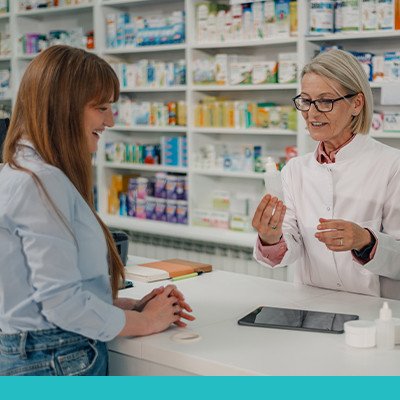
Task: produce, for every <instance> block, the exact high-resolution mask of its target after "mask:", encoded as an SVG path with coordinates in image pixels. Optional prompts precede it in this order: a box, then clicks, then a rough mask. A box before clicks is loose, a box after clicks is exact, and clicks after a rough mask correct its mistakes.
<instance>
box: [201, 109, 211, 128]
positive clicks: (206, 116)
mask: <svg viewBox="0 0 400 400" xmlns="http://www.w3.org/2000/svg"><path fill="white" fill-rule="evenodd" d="M203 126H204V127H205V128H209V127H211V108H210V105H209V104H203Z"/></svg>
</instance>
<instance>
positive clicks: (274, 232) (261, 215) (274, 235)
mask: <svg viewBox="0 0 400 400" xmlns="http://www.w3.org/2000/svg"><path fill="white" fill-rule="evenodd" d="M285 213H286V206H284V205H283V202H282V201H280V200H278V198H277V197H271V195H269V194H267V195H266V196H264V198H263V199H262V200H261V203H260V204H259V205H258V207H257V210H256V212H255V214H254V218H253V227H254V228H255V229H256V230H257V232H258V235H259V236H260V239H261V242H262V244H267V245H273V244H277V243H278V242H279V240H280V239H281V236H282V223H283V219H284V218H285Z"/></svg>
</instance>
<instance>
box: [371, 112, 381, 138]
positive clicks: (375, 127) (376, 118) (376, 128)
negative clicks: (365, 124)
mask: <svg viewBox="0 0 400 400" xmlns="http://www.w3.org/2000/svg"><path fill="white" fill-rule="evenodd" d="M383 118H384V116H383V114H379V113H373V114H372V123H371V132H373V133H382V132H383Z"/></svg>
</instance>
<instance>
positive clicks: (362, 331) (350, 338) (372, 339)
mask: <svg viewBox="0 0 400 400" xmlns="http://www.w3.org/2000/svg"><path fill="white" fill-rule="evenodd" d="M344 331H345V332H346V344H347V345H348V346H352V347H359V348H363V349H366V348H369V347H374V346H375V345H376V325H375V323H374V322H371V321H364V320H362V319H360V320H356V321H348V322H345V324H344Z"/></svg>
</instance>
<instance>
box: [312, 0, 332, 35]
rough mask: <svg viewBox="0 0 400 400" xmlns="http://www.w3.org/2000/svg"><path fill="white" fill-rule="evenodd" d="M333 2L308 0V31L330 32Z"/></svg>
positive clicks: (330, 0)
mask: <svg viewBox="0 0 400 400" xmlns="http://www.w3.org/2000/svg"><path fill="white" fill-rule="evenodd" d="M334 7H335V2H334V1H332V0H325V1H320V0H311V1H310V32H311V33H318V34H319V33H332V32H333V30H334V24H333V21H334V19H333V16H334Z"/></svg>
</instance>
